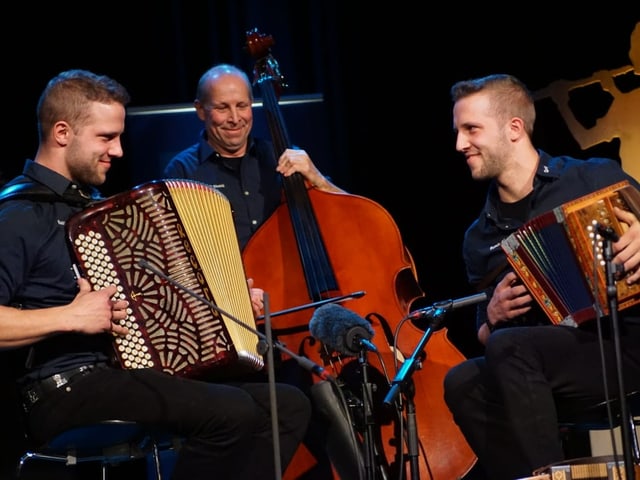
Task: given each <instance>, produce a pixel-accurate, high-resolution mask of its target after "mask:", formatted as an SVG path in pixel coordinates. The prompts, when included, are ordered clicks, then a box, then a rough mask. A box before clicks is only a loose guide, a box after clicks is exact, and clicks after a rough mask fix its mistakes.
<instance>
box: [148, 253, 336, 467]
mask: <svg viewBox="0 0 640 480" xmlns="http://www.w3.org/2000/svg"><path fill="white" fill-rule="evenodd" d="M138 265H140V266H141V267H142V268H145V269H147V270H149V271H151V272H153V273H154V274H155V275H157V276H158V277H160V278H162V279H163V280H166V281H167V282H169V283H171V284H172V285H174V286H176V287H178V288H179V289H180V290H182V291H184V292H185V293H188V294H189V295H191V296H192V297H194V298H195V299H196V300H198V301H199V302H201V303H203V304H205V305H207V306H209V307H210V308H211V309H212V310H215V311H216V312H219V313H220V314H222V315H224V316H225V317H227V318H228V319H230V320H231V321H233V322H234V323H237V324H238V325H240V326H242V328H245V329H247V330H249V331H250V332H252V333H253V334H255V335H256V336H257V337H258V338H259V339H260V341H259V343H258V351H259V352H260V353H261V354H262V355H264V350H266V351H267V370H268V378H269V398H270V409H271V426H272V435H273V455H274V465H275V473H276V479H277V480H281V479H282V465H281V460H280V435H279V433H278V430H279V429H278V413H277V403H276V402H277V399H276V391H275V372H274V360H273V348H272V347H276V348H278V349H279V350H280V351H282V352H284V353H286V354H287V355H289V356H291V358H293V359H295V360H296V361H297V362H298V364H299V365H300V366H301V367H303V368H304V369H305V370H307V371H309V372H312V373H315V374H316V375H318V376H319V377H320V378H322V379H323V380H328V381H330V382H332V383H334V384H336V383H337V382H336V379H335V378H334V377H333V376H332V375H329V374H328V373H326V372H325V370H324V368H322V367H321V366H320V365H318V364H316V363H315V362H313V361H311V360H310V359H308V358H306V357H303V356H300V355H297V354H295V353H293V352H292V351H291V350H289V349H288V348H286V347H285V346H284V345H282V344H281V343H280V342H274V341H273V338H272V331H271V315H270V313H269V296H268V294H267V293H266V292H265V293H264V297H263V301H264V311H265V315H264V320H265V332H266V334H263V333H261V332H259V331H258V330H256V329H255V328H252V327H250V326H249V325H246V324H245V323H243V322H242V321H241V320H240V319H238V318H236V317H235V316H233V315H231V314H230V313H228V312H226V311H224V310H223V309H222V308H220V307H218V306H217V305H215V304H214V303H212V302H210V301H209V300H207V299H206V298H204V297H203V296H202V295H199V294H198V293H196V292H194V291H193V290H191V289H189V288H187V287H185V286H184V285H182V284H181V283H180V282H178V281H176V280H174V279H173V278H171V277H170V276H168V275H165V274H164V272H162V271H161V270H159V269H157V268H155V267H154V266H152V265H151V264H149V262H147V261H146V260H138Z"/></svg>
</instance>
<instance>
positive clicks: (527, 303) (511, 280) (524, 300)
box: [487, 272, 533, 325]
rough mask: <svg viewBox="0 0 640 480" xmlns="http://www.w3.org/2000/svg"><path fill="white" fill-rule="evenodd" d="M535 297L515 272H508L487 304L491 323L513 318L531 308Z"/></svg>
mask: <svg viewBox="0 0 640 480" xmlns="http://www.w3.org/2000/svg"><path fill="white" fill-rule="evenodd" d="M532 301H533V298H532V297H531V295H530V294H529V291H528V290H527V288H526V287H525V286H524V285H523V284H522V282H521V281H520V279H519V278H518V276H517V275H516V274H515V273H514V272H509V273H507V274H506V275H505V276H504V278H503V279H502V280H500V282H499V283H498V284H497V285H496V288H495V289H494V291H493V295H492V296H491V299H490V300H489V305H488V306H487V315H488V316H489V318H490V319H491V323H492V324H493V325H495V324H496V323H499V322H506V321H509V320H512V319H514V318H516V317H519V316H520V315H524V314H525V313H527V312H528V311H529V310H530V309H531V302H532Z"/></svg>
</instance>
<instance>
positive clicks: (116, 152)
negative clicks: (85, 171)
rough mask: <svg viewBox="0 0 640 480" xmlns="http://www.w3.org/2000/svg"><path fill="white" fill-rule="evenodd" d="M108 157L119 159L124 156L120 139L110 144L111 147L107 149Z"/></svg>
mask: <svg viewBox="0 0 640 480" xmlns="http://www.w3.org/2000/svg"><path fill="white" fill-rule="evenodd" d="M109 155H110V156H111V157H116V158H121V157H122V155H124V151H123V149H122V142H121V141H120V138H119V137H118V138H116V139H114V140H113V142H111V147H110V148H109Z"/></svg>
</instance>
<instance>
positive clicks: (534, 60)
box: [0, 0, 640, 356]
mask: <svg viewBox="0 0 640 480" xmlns="http://www.w3.org/2000/svg"><path fill="white" fill-rule="evenodd" d="M623 3H624V4H627V5H625V6H624V7H623V6H622V5H623ZM373 5H374V4H373V3H372V2H366V3H365V2H337V1H333V0H330V1H302V0H291V1H286V0H271V1H266V0H226V1H218V0H212V1H180V0H173V1H171V0H159V1H156V2H119V1H115V2H101V3H92V2H82V3H77V4H76V3H75V2H64V3H63V4H60V3H59V2H42V3H41V4H40V3H39V4H38V5H37V6H36V5H35V4H32V3H31V2H22V3H20V4H16V5H14V6H13V7H12V9H11V13H10V11H9V10H7V11H6V12H5V23H6V24H12V26H13V29H12V31H19V32H21V33H20V35H19V36H15V35H14V34H11V35H12V36H11V38H5V39H4V42H3V52H4V58H3V64H4V65H3V66H4V68H3V71H4V72H5V74H4V76H3V86H4V89H5V98H4V102H3V103H4V115H5V122H4V124H5V127H4V128H5V130H4V131H5V142H4V145H3V147H4V149H5V154H4V161H3V162H2V163H1V164H0V175H1V176H2V177H3V179H5V180H6V179H8V178H10V177H12V176H13V175H14V174H16V173H19V171H20V169H21V168H22V164H23V162H24V159H25V158H28V157H32V156H33V155H34V154H35V149H36V131H35V128H36V127H35V105H36V102H37V98H38V95H39V93H40V92H41V90H42V88H43V87H44V85H45V83H46V81H48V80H49V79H50V78H51V77H52V76H53V75H55V74H57V73H58V72H60V71H62V70H66V69H69V68H86V69H90V70H93V71H95V72H96V73H105V74H108V75H110V76H112V77H114V78H116V79H117V80H119V81H120V82H122V83H123V84H124V85H125V86H126V87H127V88H128V89H129V91H130V93H131V94H132V97H133V102H132V104H131V107H132V109H141V108H147V107H158V106H166V105H175V104H179V105H184V104H190V103H191V102H192V100H193V97H194V92H195V87H196V83H197V81H198V78H199V76H200V75H201V74H202V73H203V72H204V71H205V70H206V69H207V68H208V67H210V66H211V65H213V64H215V63H218V62H230V63H234V64H237V65H239V66H241V67H243V68H245V69H246V70H247V71H248V72H251V70H252V68H253V64H254V59H252V58H251V57H250V56H249V55H248V53H247V52H245V51H244V49H243V45H244V42H245V40H246V36H245V34H246V32H247V31H248V30H250V29H252V28H257V29H258V30H259V31H260V32H262V33H264V34H268V35H272V36H273V38H274V40H275V45H274V46H273V48H272V53H273V55H274V57H275V58H276V59H277V60H278V62H279V64H280V68H281V71H282V74H283V75H284V77H285V80H286V82H287V85H288V86H287V88H286V89H285V90H284V91H283V94H284V95H294V96H295V95H319V96H321V98H322V99H323V102H322V109H321V113H320V114H321V115H322V116H323V118H320V119H318V118H314V120H313V121H312V122H309V123H310V124H312V125H313V126H314V128H317V135H316V134H315V133H314V132H313V131H311V132H309V131H306V132H305V133H304V139H305V140H307V139H310V140H308V142H309V145H306V144H305V143H303V142H302V141H301V140H300V139H299V138H296V137H292V141H293V143H296V144H297V145H299V146H300V147H302V148H306V149H307V150H308V151H309V152H310V153H311V155H312V157H313V158H314V160H315V162H316V163H317V164H318V165H319V166H320V168H321V169H322V170H323V171H324V173H326V174H328V175H330V176H331V177H332V178H333V180H334V181H335V182H336V183H338V184H339V185H341V186H342V187H343V188H345V189H346V190H348V191H349V192H351V193H353V194H358V195H363V196H366V197H369V198H371V199H373V200H375V201H376V202H378V203H379V204H380V205H381V206H383V207H384V208H386V209H387V210H388V211H389V212H390V213H391V215H392V216H393V217H394V219H395V220H396V223H397V225H398V228H399V230H400V232H401V234H402V236H403V238H404V241H405V243H406V245H407V247H408V248H409V250H410V251H411V253H412V255H413V258H414V261H415V266H416V270H417V274H418V281H419V283H420V286H421V288H422V289H423V291H424V294H425V295H424V297H423V298H421V299H419V300H418V302H416V304H415V306H414V307H415V308H418V307H421V306H425V305H429V304H431V303H433V302H436V301H440V300H446V299H450V298H457V297H461V296H466V295H469V294H472V293H474V292H473V291H471V290H470V288H469V287H468V286H467V284H466V279H465V273H464V268H463V265H462V261H461V255H460V249H461V242H462V236H463V233H464V230H465V228H466V227H467V225H468V224H469V223H470V222H471V221H472V220H473V219H474V218H475V216H476V214H477V212H478V210H479V209H480V207H481V204H482V202H483V198H484V190H485V185H484V184H480V183H476V182H473V181H472V180H471V179H470V176H469V172H468V168H467V166H466V164H465V162H464V159H463V158H462V157H461V156H460V155H458V154H457V153H456V152H455V148H454V136H453V133H452V129H451V122H452V119H451V102H450V99H449V88H450V86H451V84H452V83H454V82H455V81H457V80H461V79H465V78H469V77H475V76H480V75H486V74H489V73H496V72H505V73H512V74H514V75H516V76H518V77H519V78H521V79H522V80H523V81H524V82H525V83H527V84H528V85H529V87H530V88H531V89H532V90H539V89H542V88H544V87H546V86H547V85H549V84H550V83H551V82H553V81H554V80H557V79H561V78H564V79H568V80H572V79H584V78H588V77H590V76H591V75H592V74H593V73H594V72H596V71H598V70H610V69H616V68H619V67H622V66H625V65H629V63H630V62H629V57H628V53H629V39H630V34H631V31H632V30H633V27H634V25H635V24H636V23H637V22H638V21H640V6H639V4H638V3H637V2H610V3H607V4H600V5H598V6H596V7H586V6H584V4H583V5H582V6H581V7H580V9H577V10H576V9H574V10H568V11H566V10H565V8H563V11H562V12H560V11H554V10H552V9H550V8H544V9H540V10H533V8H534V7H532V6H531V5H521V6H519V7H518V8H517V13H516V11H515V10H514V11H513V12H512V11H510V10H498V9H496V8H494V10H493V11H492V10H491V9H490V7H487V4H486V2H484V3H483V4H482V6H481V7H480V6H478V7H475V8H470V7H464V6H462V5H460V4H455V7H454V6H453V5H440V6H439V7H438V8H437V9H434V10H437V11H438V13H435V12H434V13H433V14H425V13H424V9H425V8H426V7H425V5H421V4H419V3H416V2H395V3H390V2H383V3H382V6H379V7H374V6H373ZM537 7H538V5H537V4H536V8H537ZM556 7H559V5H558V4H556ZM540 8H542V7H540ZM527 9H528V10H527ZM3 30H4V33H3V34H2V35H3V36H5V37H8V35H9V34H8V32H7V29H3ZM636 67H637V68H640V66H638V65H636ZM635 80H637V77H636V79H635ZM256 95H258V96H259V92H258V91H256ZM538 106H539V115H538V123H537V130H536V140H537V142H538V145H539V146H541V147H543V148H545V149H547V150H548V151H549V152H550V153H552V154H561V153H567V154H573V155H576V156H585V155H587V154H603V155H607V156H611V157H614V158H618V159H619V153H618V147H619V143H618V142H617V141H616V140H614V141H613V142H611V143H604V144H601V145H599V146H597V147H594V148H592V149H591V150H589V151H587V152H582V151H581V150H580V148H579V146H578V145H577V144H576V142H574V141H573V140H572V137H571V135H570V134H569V132H568V130H567V128H566V127H565V126H564V123H563V121H562V119H561V117H559V114H558V112H557V110H556V109H555V105H554V104H553V103H552V102H551V101H550V100H548V99H541V100H540V102H539V105H538ZM604 110H606V105H605V106H604V107H603V104H602V102H587V103H585V104H583V107H582V111H581V112H579V113H580V114H581V115H582V116H583V118H584V119H585V122H587V123H588V122H593V121H594V120H595V118H597V117H598V116H599V115H602V114H603V112H604ZM259 114H260V113H259V112H257V113H256V115H259ZM639 114H640V113H639ZM193 117H195V114H193ZM286 120H287V119H286V118H285V121H286ZM296 127H297V128H299V125H298V122H297V121H296ZM179 130H184V129H178V130H176V132H178V131H179ZM291 130H293V129H291ZM131 131H132V132H133V131H135V129H131ZM196 134H197V129H194V131H193V132H192V135H190V136H189V135H188V134H187V135H186V137H185V140H184V146H187V145H189V144H191V143H193V142H194V141H195V136H196ZM300 137H303V135H302V134H301V135H300ZM140 138H143V136H142V135H141V136H140ZM140 138H135V137H132V134H131V132H129V131H127V132H126V134H125V139H124V140H125V147H127V146H131V148H130V149H128V150H126V151H125V157H124V158H123V159H121V160H116V161H115V162H114V167H113V169H112V173H111V174H110V175H111V177H110V179H109V180H108V182H107V184H105V186H104V189H103V190H104V192H105V193H107V194H110V193H116V192H118V191H121V190H124V189H128V188H130V187H132V186H134V184H135V181H136V180H137V179H136V178H134V175H132V172H135V171H137V170H136V169H139V168H140V166H141V165H144V166H149V168H154V166H155V165H157V162H160V161H164V160H162V159H161V158H159V157H158V155H157V153H154V152H157V148H158V144H157V143H156V141H157V142H160V141H161V140H160V138H159V137H157V138H156V140H154V136H153V135H146V136H144V139H145V140H144V142H149V144H148V145H147V144H145V143H142V144H141V143H140ZM315 138H317V139H321V141H318V140H314V139H315ZM638 161H640V160H638ZM132 165H136V169H132ZM336 233H337V234H339V232H336ZM365 239H366V232H365ZM345 241H348V239H345ZM380 248H381V252H383V251H384V246H380ZM375 274H376V272H371V275H375ZM472 317H473V309H472V308H471V309H464V310H458V311H456V312H450V314H449V317H448V318H447V321H446V326H447V327H448V329H449V334H450V338H451V339H452V341H453V342H454V344H456V345H457V346H458V347H459V348H460V349H461V351H462V352H463V353H464V354H465V355H467V356H470V355H474V354H476V353H479V352H480V349H479V347H478V345H477V344H476V342H475V328H474V324H473V318H472Z"/></svg>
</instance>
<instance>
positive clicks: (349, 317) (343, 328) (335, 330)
mask: <svg viewBox="0 0 640 480" xmlns="http://www.w3.org/2000/svg"><path fill="white" fill-rule="evenodd" d="M309 331H310V332H311V335H312V336H313V337H314V338H316V339H317V340H320V341H321V342H323V343H325V344H327V345H328V346H329V347H331V348H333V349H334V350H336V351H337V352H340V353H342V354H343V355H353V356H357V355H358V354H359V353H360V352H361V351H362V349H365V350H368V351H370V352H378V348H377V347H376V346H375V345H374V344H373V343H371V341H370V340H371V337H373V333H374V332H373V327H372V326H371V324H370V323H369V322H367V321H366V320H365V319H364V318H362V317H360V316H359V315H357V314H356V313H354V312H352V311H351V310H347V309H346V308H344V307H341V306H340V305H336V304H334V303H330V304H327V305H323V306H321V307H319V308H318V309H317V310H316V311H315V312H314V314H313V316H312V317H311V320H310V321H309Z"/></svg>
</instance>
